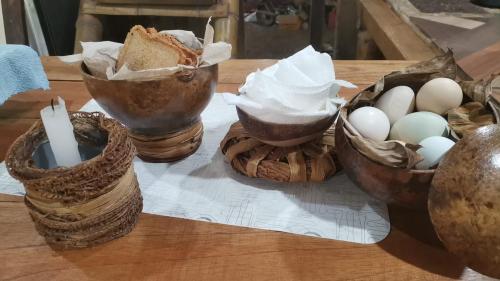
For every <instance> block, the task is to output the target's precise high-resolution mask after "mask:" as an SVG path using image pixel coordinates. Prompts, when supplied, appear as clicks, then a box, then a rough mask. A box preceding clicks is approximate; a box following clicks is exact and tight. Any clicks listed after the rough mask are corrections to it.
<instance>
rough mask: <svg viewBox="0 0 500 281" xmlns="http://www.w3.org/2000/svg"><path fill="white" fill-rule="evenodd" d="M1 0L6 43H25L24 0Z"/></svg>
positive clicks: (26, 37) (26, 38)
mask: <svg viewBox="0 0 500 281" xmlns="http://www.w3.org/2000/svg"><path fill="white" fill-rule="evenodd" d="M1 1H2V13H3V20H4V26H5V39H6V41H7V44H23V45H24V44H27V43H28V35H27V34H26V23H25V21H24V4H23V3H24V2H23V1H20V0H1Z"/></svg>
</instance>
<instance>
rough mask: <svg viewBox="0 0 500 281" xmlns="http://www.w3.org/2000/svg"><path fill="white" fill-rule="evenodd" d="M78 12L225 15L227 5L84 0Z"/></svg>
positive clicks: (183, 15) (143, 14) (181, 15)
mask: <svg viewBox="0 0 500 281" xmlns="http://www.w3.org/2000/svg"><path fill="white" fill-rule="evenodd" d="M80 13H83V14H100V15H114V16H163V17H201V18H208V17H226V16H227V15H228V6H227V4H226V3H225V1H222V2H221V3H220V4H216V5H211V6H208V7H203V8H200V7H195V8H193V7H189V6H172V5H143V4H140V5H137V4H128V5H111V4H99V3H96V2H95V0H84V2H83V5H82V8H81V10H80Z"/></svg>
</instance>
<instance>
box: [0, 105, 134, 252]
mask: <svg viewBox="0 0 500 281" xmlns="http://www.w3.org/2000/svg"><path fill="white" fill-rule="evenodd" d="M70 119H71V122H72V123H73V126H74V132H75V136H76V138H77V141H78V143H79V144H80V145H82V144H85V145H88V146H93V147H104V148H103V150H102V152H101V153H100V154H99V155H97V156H96V157H93V158H92V159H89V160H87V161H83V162H82V163H80V164H78V165H76V166H74V167H70V168H65V167H57V168H53V169H42V168H38V167H36V166H35V165H34V161H33V158H32V155H33V154H34V152H35V151H36V149H37V148H38V147H39V146H40V145H41V144H43V143H45V142H46V141H47V135H46V133H45V130H44V128H43V124H42V122H41V121H38V122H36V123H35V124H34V125H33V126H32V127H31V128H30V129H29V130H28V131H27V132H26V133H25V134H23V135H22V136H20V137H19V138H18V139H17V140H16V141H15V142H14V143H13V144H12V146H11V147H10V149H9V151H8V152H7V157H6V165H7V168H8V171H9V173H10V174H11V176H12V177H14V178H16V179H18V180H19V181H20V182H22V183H23V185H24V188H25V190H26V195H25V203H26V206H27V207H28V210H29V213H30V215H31V218H32V219H33V221H34V223H35V226H36V229H37V230H38V232H39V233H40V234H41V235H42V236H44V237H45V239H46V240H47V242H48V243H49V244H51V245H54V246H60V247H63V248H79V247H87V246H92V245H95V244H99V243H103V242H106V241H109V240H112V239H115V238H118V237H121V236H123V235H125V234H127V233H129V232H130V231H131V230H132V229H133V227H134V226H135V224H136V222H137V219H138V216H139V214H140V212H141V211H142V196H141V193H140V190H139V185H138V182H137V178H136V176H135V173H134V169H133V165H132V160H133V157H134V155H135V153H136V151H135V147H134V146H133V144H132V142H131V140H130V139H129V138H128V136H127V130H126V129H125V128H124V127H123V126H122V125H120V124H119V123H118V122H116V121H114V120H112V119H108V118H105V117H104V115H102V114H100V113H84V112H77V113H73V114H71V117H70Z"/></svg>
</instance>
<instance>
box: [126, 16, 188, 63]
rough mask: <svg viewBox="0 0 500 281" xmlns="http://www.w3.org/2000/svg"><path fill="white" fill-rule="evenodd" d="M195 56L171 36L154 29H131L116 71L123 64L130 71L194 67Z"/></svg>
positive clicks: (137, 26)
mask: <svg viewBox="0 0 500 281" xmlns="http://www.w3.org/2000/svg"><path fill="white" fill-rule="evenodd" d="M197 63H198V56H197V54H196V53H195V52H194V51H192V50H190V49H189V48H186V47H185V46H184V45H182V43H180V42H179V41H177V39H175V37H173V36H171V35H167V34H165V35H162V34H159V33H158V32H157V31H156V29H154V28H148V29H145V28H144V27H142V26H140V25H136V26H134V27H132V29H131V30H130V32H129V33H128V34H127V38H126V39H125V43H124V45H123V48H122V49H121V50H120V54H119V55H118V61H117V63H116V69H117V70H118V69H120V68H121V67H122V66H123V65H124V64H126V65H127V67H128V68H129V69H130V70H134V71H137V70H145V69H155V68H164V67H172V66H176V65H178V64H185V65H196V64H197Z"/></svg>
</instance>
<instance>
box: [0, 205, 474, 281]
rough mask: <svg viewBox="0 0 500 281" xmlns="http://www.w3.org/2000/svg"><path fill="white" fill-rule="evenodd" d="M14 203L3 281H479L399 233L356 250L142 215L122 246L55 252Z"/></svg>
mask: <svg viewBox="0 0 500 281" xmlns="http://www.w3.org/2000/svg"><path fill="white" fill-rule="evenodd" d="M21 198H22V197H16V196H7V195H0V225H2V228H0V235H2V239H1V240H0V255H1V256H2V257H8V258H5V259H3V261H2V263H0V279H2V280H6V279H8V280H10V279H22V280H146V279H147V280H217V281H219V280H347V279H349V280H367V279H369V280H449V279H454V278H458V277H460V276H461V275H462V274H463V272H465V273H467V272H468V280H473V279H477V278H478V277H479V278H481V276H479V275H478V274H477V273H473V272H469V271H467V270H466V271H464V266H463V265H462V264H461V263H460V262H459V261H458V259H457V258H456V257H454V256H453V255H451V254H449V253H447V252H446V251H444V250H443V249H442V248H441V247H439V246H435V245H432V243H429V242H428V241H427V242H422V241H419V240H417V239H416V238H415V237H414V236H413V235H414V234H413V235H408V234H406V233H405V232H404V231H403V230H401V229H398V228H393V229H392V231H391V233H390V234H389V237H388V238H386V239H385V240H384V241H383V242H381V243H379V244H378V245H361V244H353V243H347V242H341V241H334V240H327V239H319V238H313V237H304V236H299V235H292V234H286V233H280V232H273V231H264V230H258V229H250V228H243V227H235V226H228V225H220V224H213V223H207V222H198V221H191V220H184V219H177V218H170V217H163V216H156V215H150V214H141V216H140V218H139V223H138V225H137V226H136V227H135V229H134V230H133V231H132V232H131V233H130V234H129V235H127V236H125V237H123V238H120V239H118V240H115V241H112V242H109V243H106V244H104V245H99V246H96V247H93V248H90V249H80V250H68V251H56V250H53V249H52V248H50V247H49V246H47V245H46V244H45V242H44V240H43V238H42V237H40V236H38V235H37V233H36V231H35V229H34V226H33V223H32V221H31V219H30V217H29V215H28V213H27V210H26V207H25V206H24V203H23V201H22V199H21ZM391 219H392V221H393V222H395V223H400V222H401V223H404V224H405V225H411V230H414V231H416V232H417V233H420V234H423V233H426V232H427V231H428V230H429V225H428V222H426V221H425V216H423V215H421V214H418V213H414V212H413V213H412V212H409V211H407V210H398V212H397V213H395V214H394V215H393V214H391ZM406 230H408V229H406ZM424 236H425V235H424ZM434 239H435V238H434ZM471 277H472V278H471Z"/></svg>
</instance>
